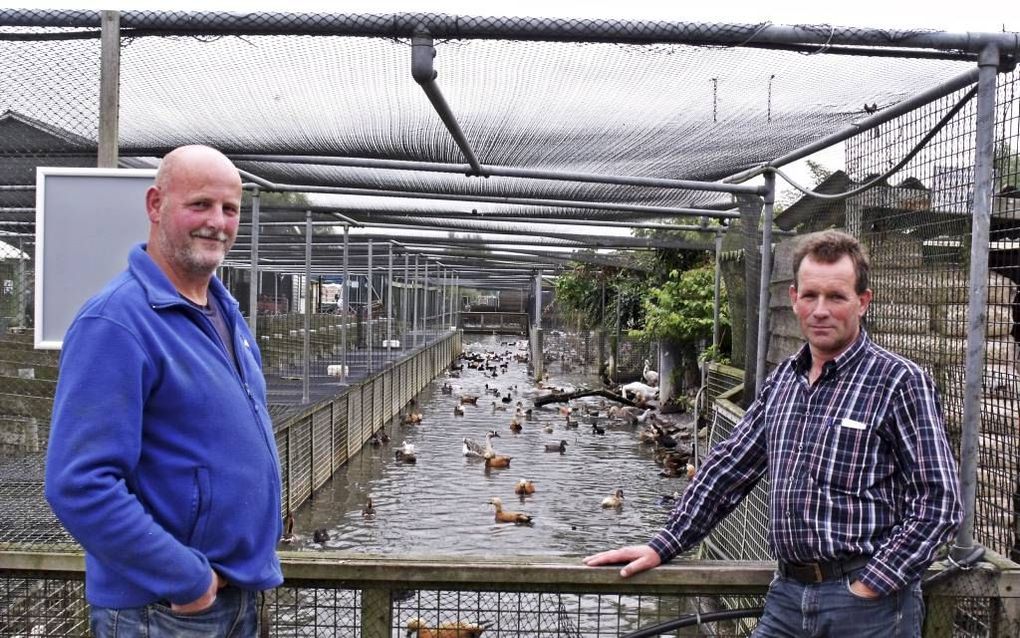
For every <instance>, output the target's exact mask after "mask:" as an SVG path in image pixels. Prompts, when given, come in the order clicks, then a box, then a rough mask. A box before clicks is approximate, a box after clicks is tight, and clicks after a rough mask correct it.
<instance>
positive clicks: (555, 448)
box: [545, 440, 567, 454]
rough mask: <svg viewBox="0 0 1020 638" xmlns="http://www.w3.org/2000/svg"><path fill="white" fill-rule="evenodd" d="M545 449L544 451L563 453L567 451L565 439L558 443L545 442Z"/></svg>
mask: <svg viewBox="0 0 1020 638" xmlns="http://www.w3.org/2000/svg"><path fill="white" fill-rule="evenodd" d="M545 451H546V452H559V453H560V454H564V453H566V451H567V442H566V440H562V441H560V442H559V443H546V444H545Z"/></svg>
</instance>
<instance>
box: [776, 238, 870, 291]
mask: <svg viewBox="0 0 1020 638" xmlns="http://www.w3.org/2000/svg"><path fill="white" fill-rule="evenodd" d="M808 255H810V256H811V259H813V260H815V261H818V262H821V263H823V264H834V263H836V262H837V261H839V260H840V259H842V258H843V256H844V255H846V256H848V257H850V261H852V262H853V264H854V273H855V274H856V275H857V284H856V285H855V286H854V290H855V291H856V292H857V294H861V293H863V292H864V291H865V290H867V289H868V270H869V269H870V266H869V265H868V254H867V253H866V252H865V251H864V247H863V246H861V244H860V242H858V241H857V239H856V238H855V237H854V236H853V235H848V234H847V233H844V232H842V231H838V230H823V231H821V232H817V233H811V234H810V235H805V236H804V237H803V238H801V240H800V243H799V244H798V245H797V249H796V250H794V251H793V287H794V288H796V287H797V274H798V272H799V271H800V262H802V261H804V258H805V257H807V256H808Z"/></svg>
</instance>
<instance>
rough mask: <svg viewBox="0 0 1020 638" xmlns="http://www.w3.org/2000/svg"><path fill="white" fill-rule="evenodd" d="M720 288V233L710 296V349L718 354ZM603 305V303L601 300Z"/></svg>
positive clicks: (717, 239) (716, 237) (716, 247)
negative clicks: (713, 349)
mask: <svg viewBox="0 0 1020 638" xmlns="http://www.w3.org/2000/svg"><path fill="white" fill-rule="evenodd" d="M721 287H722V233H719V234H716V236H715V288H714V290H713V296H712V347H713V348H715V352H716V354H717V355H718V354H719V347H720V344H719V341H720V339H721V337H722V335H720V334H719V328H720V326H719V308H720V306H719V295H720V288H721ZM602 303H603V305H605V301H604V300H603V302H602Z"/></svg>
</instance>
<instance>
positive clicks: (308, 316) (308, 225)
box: [301, 211, 312, 403]
mask: <svg viewBox="0 0 1020 638" xmlns="http://www.w3.org/2000/svg"><path fill="white" fill-rule="evenodd" d="M311 331H312V212H311V211H308V212H306V213H305V329H304V338H303V339H302V340H301V354H302V357H301V358H302V359H303V361H302V362H301V403H308V402H309V400H310V395H309V382H310V379H309V377H310V375H311V363H312V356H311V353H312V343H311V337H312V334H311Z"/></svg>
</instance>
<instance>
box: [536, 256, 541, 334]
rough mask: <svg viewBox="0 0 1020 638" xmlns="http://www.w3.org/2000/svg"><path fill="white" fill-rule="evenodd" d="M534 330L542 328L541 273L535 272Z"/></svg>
mask: <svg viewBox="0 0 1020 638" xmlns="http://www.w3.org/2000/svg"><path fill="white" fill-rule="evenodd" d="M535 328H538V329H539V330H541V328H542V271H541V270H536V271H535Z"/></svg>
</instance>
